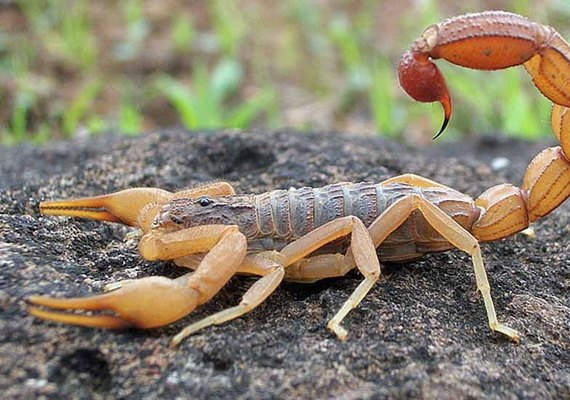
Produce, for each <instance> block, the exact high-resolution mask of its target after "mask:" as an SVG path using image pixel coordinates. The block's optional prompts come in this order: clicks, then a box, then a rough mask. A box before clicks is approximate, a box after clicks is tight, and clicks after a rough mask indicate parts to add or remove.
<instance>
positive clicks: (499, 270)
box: [0, 131, 570, 399]
mask: <svg viewBox="0 0 570 400" xmlns="http://www.w3.org/2000/svg"><path fill="white" fill-rule="evenodd" d="M542 147H544V145H541V144H529V143H523V142H518V141H512V140H504V139H501V140H495V139H492V138H487V139H479V140H478V141H476V142H470V143H460V144H451V145H446V144H441V143H439V144H438V143H436V145H435V146H433V147H431V148H429V149H414V148H408V147H405V146H402V145H400V144H396V143H391V142H387V141H384V140H382V139H380V138H372V137H346V136H341V135H333V134H324V133H323V134H304V133H296V132H295V133H293V132H289V131H279V132H273V133H255V132H246V133H234V132H222V133H217V134H213V133H187V132H181V131H170V132H162V133H155V134H149V135H145V136H142V137H140V138H135V139H128V138H120V137H113V136H104V137H103V136H102V137H97V138H93V139H89V140H87V141H84V142H72V143H58V144H53V145H50V146H49V147H46V148H34V147H31V146H23V147H17V148H8V149H0V190H1V192H0V306H1V308H0V310H1V312H0V370H1V374H0V392H2V393H3V394H4V398H32V397H37V396H41V395H46V396H48V397H53V398H61V397H68V398H92V397H95V398H106V397H110V398H116V397H129V396H133V397H135V396H136V398H156V397H162V398H173V397H175V396H179V397H180V398H231V399H235V398H292V397H298V398H316V397H320V398H335V397H336V398H343V399H351V398H403V397H422V398H438V399H441V398H443V399H445V398H464V397H472V398H501V399H509V398H569V397H570V339H569V338H570V296H569V293H570V228H569V227H570V202H568V201H567V202H566V203H565V204H563V205H562V206H561V207H560V209H559V210H557V211H556V212H555V213H553V214H551V215H550V216H549V217H547V218H544V219H543V220H541V221H539V222H537V223H536V224H535V231H536V238H534V239H533V238H530V237H528V236H525V235H523V234H519V235H515V236H514V237H512V238H509V239H506V240H503V241H499V242H495V243H491V244H485V245H484V246H483V251H484V257H485V261H486V266H487V271H488V273H489V278H490V281H491V286H492V293H493V297H494V300H495V305H496V309H497V313H498V315H499V319H500V320H502V321H503V322H504V323H506V324H508V325H510V326H512V327H514V328H515V329H517V330H519V331H520V332H521V333H522V335H523V339H522V341H521V343H520V344H519V345H515V344H512V343H510V342H508V341H506V340H504V339H503V338H501V337H498V336H497V335H495V334H494V333H492V332H491V331H490V330H489V329H488V328H487V325H486V322H485V321H486V315H485V310H484V307H483V302H482V299H481V297H480V296H479V295H478V294H477V293H476V292H475V282H474V276H473V271H472V267H471V262H470V259H469V257H468V256H466V255H465V254H463V253H461V252H458V251H452V252H448V253H443V254H437V255H432V256H430V257H427V258H425V259H424V260H420V261H417V262H414V263H409V264H404V265H387V266H385V267H384V268H383V272H384V276H383V278H382V279H381V281H380V282H379V283H378V284H377V285H376V286H375V287H374V288H373V289H372V291H371V293H370V294H369V295H368V296H367V297H366V298H365V300H364V301H363V302H362V304H361V306H360V307H359V308H358V309H357V310H354V311H353V312H352V313H350V314H349V316H348V317H347V319H346V323H345V326H346V327H347V328H348V330H349V335H350V336H349V339H348V340H347V341H346V342H340V341H338V340H337V339H336V338H335V337H334V336H333V335H332V334H331V333H330V332H329V331H327V329H326V327H325V325H326V322H327V320H328V319H329V318H330V317H332V315H333V314H334V312H335V311H336V310H337V309H338V308H339V307H340V305H341V304H342V302H343V301H344V300H345V299H346V298H347V296H348V295H349V293H351V291H352V290H353V289H354V288H355V287H356V286H357V285H358V283H359V282H360V280H361V276H360V275H359V274H358V273H356V272H351V273H349V274H348V275H347V276H346V277H343V278H339V279H330V280H324V281H321V282H318V283H315V284H310V285H302V284H295V283H284V284H283V285H282V286H281V287H280V288H279V289H278V290H277V291H276V292H275V293H274V294H273V295H272V296H271V297H270V298H269V299H268V300H267V301H266V302H265V304H263V305H262V306H260V307H259V308H258V309H256V310H254V311H253V312H251V313H249V314H247V315H246V316H244V317H242V318H240V319H238V320H235V321H232V322H230V323H227V324H224V325H221V326H217V327H213V328H209V329H206V330H204V331H202V332H199V333H198V334H196V335H194V336H191V337H190V338H188V339H187V340H186V341H185V342H183V344H182V345H181V347H180V348H179V349H178V350H172V349H170V348H169V347H168V343H169V340H170V338H171V337H172V335H174V334H175V333H176V332H177V331H178V330H180V329H181V328H182V327H183V326H185V325H186V324H187V323H188V322H189V321H194V320H196V319H198V318H201V317H203V316H205V315H208V314H211V313H212V312H214V311H217V310H220V309H223V308H227V307H229V306H231V305H234V304H236V303H237V302H238V301H239V299H240V296H241V294H242V293H243V292H244V290H245V289H246V288H247V287H249V286H250V285H251V284H252V282H253V281H254V279H253V278H250V277H235V278H233V279H232V280H231V282H230V283H229V284H228V285H227V286H226V287H225V288H224V289H223V290H222V291H221V292H220V293H219V294H218V295H217V296H216V297H215V298H214V299H213V300H212V301H210V302H209V303H208V304H206V305H205V306H203V307H201V308H200V309H199V310H197V311H196V312H195V313H194V314H192V315H191V316H189V317H188V318H186V319H184V320H183V321H181V322H178V323H176V324H173V325H171V326H168V327H165V328H161V329H156V330H152V331H137V330H131V331H123V332H117V331H105V330H96V329H88V328H80V327H72V326H65V325H59V324H53V323H48V322H44V321H40V320H36V319H34V318H32V317H30V316H27V314H26V311H25V302H24V299H25V297H26V296H29V295H31V294H51V295H57V296H76V295H87V294H89V293H95V292H98V291H100V290H101V288H102V286H103V285H104V284H105V283H108V282H110V281H116V280H120V279H126V278H135V277H143V276H148V275H164V276H168V277H172V276H177V275H179V274H181V273H182V272H183V270H181V269H179V268H176V267H175V266H173V265H172V264H170V263H162V262H152V263H151V262H146V261H144V260H142V259H141V258H140V257H139V255H138V253H137V249H136V245H137V235H136V233H134V231H133V230H132V229H129V228H126V227H123V226H120V225H117V224H110V223H98V222H93V221H85V220H75V219H71V218H56V217H41V216H40V215H39V214H38V204H39V201H41V200H44V199H61V198H70V197H76V196H86V195H96V194H101V193H105V192H111V191H115V190H119V189H123V188H128V187H134V186H157V187H162V188H164V189H168V190H177V189H180V188H184V187H187V186H193V185H198V184H200V183H202V182H208V181H212V180H221V179H223V180H227V181H230V182H231V183H232V184H234V185H235V187H236V188H237V190H238V191H239V192H250V191H251V192H262V191H266V190H270V189H274V188H288V187H291V186H296V187H299V186H303V185H311V186H321V185H325V184H328V183H332V182H337V181H365V180H368V181H380V180H383V179H385V178H388V177H391V176H394V175H398V174H402V173H406V172H410V173H417V174H420V175H423V176H425V177H428V178H431V179H435V180H437V181H439V182H441V183H444V184H446V185H449V186H452V187H454V188H456V189H458V190H461V191H463V192H466V193H468V194H470V195H477V194H479V193H480V192H482V191H483V190H484V189H486V188H487V187H489V186H492V185H495V184H498V183H502V182H513V183H515V184H518V183H519V182H520V181H521V179H522V178H521V177H522V174H523V171H524V168H525V166H526V165H527V164H528V162H529V160H530V159H531V157H532V156H533V155H534V154H536V153H537V152H538V151H539V150H540V149H541V148H542ZM499 156H504V157H506V158H507V160H508V161H509V162H508V163H505V162H504V161H505V160H503V162H497V163H492V161H493V159H494V158H495V157H499ZM490 165H498V166H502V167H503V168H502V169H500V170H498V171H493V170H492V168H491V167H490ZM505 165H506V166H505Z"/></svg>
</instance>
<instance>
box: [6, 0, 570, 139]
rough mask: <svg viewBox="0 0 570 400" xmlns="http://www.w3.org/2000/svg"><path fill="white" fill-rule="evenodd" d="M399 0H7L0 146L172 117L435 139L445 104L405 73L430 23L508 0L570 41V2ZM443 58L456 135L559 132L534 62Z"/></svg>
mask: <svg viewBox="0 0 570 400" xmlns="http://www.w3.org/2000/svg"><path fill="white" fill-rule="evenodd" d="M394 3H395V2H381V1H373V0H359V1H343V0H336V1H334V0H330V1H324V2H313V1H310V0H284V1H282V2H275V3H273V5H271V6H269V5H268V4H267V3H266V2H264V1H262V0H243V1H242V0H212V1H207V2H188V1H182V0H164V1H161V2H156V1H151V0H147V1H145V0H124V1H119V0H116V1H112V0H108V1H105V2H90V1H88V0H43V1H36V0H16V1H4V2H2V3H1V4H0V92H1V96H0V101H1V107H0V143H2V144H11V143H17V142H22V141H34V142H45V141H47V140H50V139H59V138H64V137H73V136H77V135H85V134H96V133H99V132H105V131H119V132H123V133H125V134H137V133H140V132H142V131H144V130H150V129H156V128H159V127H164V126H172V125H176V124H182V125H184V126H186V127H187V128H190V129H202V128H205V129H213V128H242V129H245V128H251V127H268V128H275V127H279V126H283V125H286V126H295V127H297V128H300V129H329V130H337V131H346V132H351V133H361V132H367V133H371V132H378V133H379V134H383V135H387V136H391V137H395V138H399V139H402V140H407V141H414V142H418V141H420V142H421V141H427V140H429V137H430V136H431V135H432V134H433V133H434V132H435V131H436V130H437V129H438V128H439V124H440V123H441V118H442V112H441V109H440V107H439V105H437V104H436V105H433V106H429V105H425V104H418V103H414V102H413V101H412V100H411V99H409V98H408V97H406V96H405V95H404V94H403V92H402V91H401V89H400V88H399V86H398V83H397V74H396V71H395V66H396V65H397V62H398V58H399V55H400V54H401V53H402V52H403V51H404V50H405V49H406V48H407V47H408V46H409V44H410V43H411V42H412V41H413V40H414V39H415V38H417V37H418V36H419V35H420V34H421V33H422V32H423V30H424V28H425V27H427V26H429V25H430V24H432V23H436V22H439V21H441V20H442V19H444V18H447V17H450V16H453V15H457V14H461V13H465V12H475V11H481V10H485V9H497V8H498V7H497V5H499V6H500V7H501V8H502V9H504V10H507V11H513V12H517V13H520V14H523V15H526V16H528V17H530V18H532V19H534V20H536V21H540V22H542V23H545V24H550V25H552V26H554V27H555V28H556V29H558V30H559V31H560V33H561V34H562V35H563V36H565V37H567V38H568V37H570V35H569V34H570V24H568V21H569V17H570V2H567V1H566V0H547V1H543V2H533V1H530V0H511V1H501V2H497V1H483V0H481V1H473V2H470V3H469V5H468V6H467V5H463V4H456V2H451V1H449V0H447V1H446V0H440V1H436V0H402V1H401V2H396V4H394ZM438 65H439V66H440V68H441V69H442V72H443V73H444V75H445V76H446V78H447V81H448V86H449V87H450V90H451V92H452V96H453V98H454V104H455V114H454V118H453V120H452V123H451V125H450V129H449V132H446V135H445V137H447V138H451V137H454V136H455V137H458V136H460V135H470V134H479V133H492V132H497V131H501V132H505V133H507V134H513V135H521V136H523V137H526V138H538V137H541V136H544V135H550V128H549V125H548V120H549V115H548V114H549V109H550V104H549V102H548V101H547V100H546V99H544V98H543V97H542V96H541V95H540V94H539V93H538V91H537V90H536V89H535V88H534V87H533V85H532V82H531V80H530V78H529V77H528V76H527V75H526V73H525V72H524V70H523V69H522V68H515V69H509V70H506V71H500V72H494V73H487V72H480V71H470V70H466V69H463V68H459V67H456V66H452V65H449V64H446V63H445V62H438Z"/></svg>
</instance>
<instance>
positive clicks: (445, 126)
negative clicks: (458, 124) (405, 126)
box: [431, 117, 450, 140]
mask: <svg viewBox="0 0 570 400" xmlns="http://www.w3.org/2000/svg"><path fill="white" fill-rule="evenodd" d="M449 120H450V118H447V117H445V118H444V119H443V125H441V128H440V129H439V132H437V133H436V134H435V136H434V137H433V138H432V139H431V140H435V139H437V138H438V137H440V136H441V134H442V133H443V131H445V128H447V124H449Z"/></svg>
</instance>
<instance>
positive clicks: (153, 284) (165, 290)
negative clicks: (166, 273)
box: [27, 277, 198, 329]
mask: <svg viewBox="0 0 570 400" xmlns="http://www.w3.org/2000/svg"><path fill="white" fill-rule="evenodd" d="M27 300H28V302H29V303H31V304H33V306H32V307H30V308H29V312H30V314H32V315H34V316H36V317H39V318H42V319H47V320H50V321H56V322H64V323H67V324H73V325H82V326H90V327H99V328H110V329H120V328H127V327H131V326H133V327H138V328H154V327H158V326H163V325H166V324H169V323H171V322H174V321H176V320H178V319H180V318H182V317H184V316H185V315H187V314H189V313H190V312H192V311H193V310H194V309H195V308H196V305H197V304H198V292H197V291H195V290H193V289H191V288H189V287H187V286H186V285H183V284H181V281H176V280H171V279H168V278H164V277H148V278H143V279H137V280H132V281H124V282H122V283H121V285H120V286H119V287H116V286H114V290H113V291H111V292H107V293H104V294H101V295H97V296H92V297H86V298H72V299H55V298H52V297H47V296H32V297H29V298H28V299H27ZM35 306H43V307H48V308H52V309H63V310H89V311H112V312H114V313H115V315H109V314H101V315H85V314H73V313H63V312H55V311H53V310H43V309H40V308H38V307H35Z"/></svg>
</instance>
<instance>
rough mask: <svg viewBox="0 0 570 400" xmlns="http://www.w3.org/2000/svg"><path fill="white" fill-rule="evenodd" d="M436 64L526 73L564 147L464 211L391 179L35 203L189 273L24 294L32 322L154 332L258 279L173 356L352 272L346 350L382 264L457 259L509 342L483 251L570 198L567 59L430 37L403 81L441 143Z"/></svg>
mask: <svg viewBox="0 0 570 400" xmlns="http://www.w3.org/2000/svg"><path fill="white" fill-rule="evenodd" d="M436 58H444V59H447V60H449V61H451V62H453V63H456V64H458V65H462V66H466V67H471V68H478V69H488V70H490V69H497V68H505V67H508V66H514V65H519V64H523V65H524V66H525V67H526V69H527V71H528V72H529V73H530V74H531V76H532V78H533V81H534V82H535V84H536V86H537V87H538V88H539V89H540V91H541V92H542V93H543V94H544V95H545V96H546V97H548V98H549V99H550V100H552V101H553V102H554V103H555V104H554V107H553V112H552V117H551V125H552V129H553V131H554V133H555V135H556V136H557V137H558V139H559V141H560V146H556V147H552V148H547V149H545V150H543V151H542V152H540V153H539V154H538V155H537V156H536V157H535V158H534V159H533V160H532V162H531V163H530V165H529V166H528V168H527V171H526V173H525V175H524V178H523V183H522V185H521V187H520V188H519V187H516V186H513V185H510V184H502V185H498V186H495V187H492V188H490V189H488V190H487V191H485V192H484V193H483V194H481V195H480V196H479V197H478V198H477V199H475V200H472V199H471V198H470V197H468V196H466V195H463V194H461V193H459V192H457V191H455V190H453V189H451V188H449V187H447V186H444V185H441V184H439V183H436V182H433V181H431V180H429V179H426V178H423V177H420V176H416V175H401V176H397V177H394V178H391V179H388V180H386V181H384V182H380V183H356V184H352V183H337V184H333V185H329V186H325V187H323V188H310V187H304V188H301V189H290V190H275V191H272V192H268V193H264V194H258V195H253V194H239V195H236V193H235V191H234V189H233V188H232V187H231V185H230V184H228V183H224V182H218V183H213V184H210V185H205V186H201V187H198V188H194V189H188V190H183V191H180V192H176V193H170V192H167V191H165V190H161V189H153V188H135V189H128V190H123V191H120V192H117V193H114V194H109V195H104V196H97V197H89V198H84V199H76V200H63V201H47V202H42V203H41V204H40V211H41V212H42V213H43V214H51V215H68V216H76V217H85V218H90V219H96V220H103V221H111V222H121V223H124V224H127V225H133V226H136V227H138V228H140V229H141V230H142V232H143V236H142V238H141V240H140V243H139V251H140V253H141V255H142V256H143V257H144V258H146V259H148V260H173V261H174V262H175V263H176V264H178V265H180V266H182V267H186V268H190V269H192V270H194V272H193V273H188V274H186V275H183V276H181V277H179V278H176V279H167V278H164V277H149V278H143V279H137V280H128V281H122V282H118V283H114V284H110V285H108V287H107V288H106V292H107V293H104V294H101V295H97V296H92V297H88V298H74V299H56V298H52V297H46V296H32V297H30V298H29V299H28V301H29V302H30V303H31V304H32V306H31V307H30V309H29V311H30V313H31V314H33V315H34V316H37V317H39V318H43V319H47V320H52V321H59V322H65V323H69V324H76V325H84V326H93V327H102V328H122V327H127V326H136V327H140V328H151V327H156V326H162V325H166V324H168V323H171V322H173V321H176V320H178V319H180V318H182V317H184V316H185V315H187V314H189V313H191V312H192V311H193V310H194V309H195V308H196V307H197V306H198V305H200V304H202V303H204V302H206V301H208V300H209V299H210V298H211V297H213V296H214V295H215V294H216V293H217V292H218V291H219V290H220V289H221V288H222V287H223V286H224V285H225V284H226V283H227V282H228V280H229V279H230V278H231V277H232V276H233V275H235V274H241V273H243V274H250V275H256V276H259V277H260V278H259V279H258V280H257V281H256V282H255V283H254V284H253V285H252V286H251V287H250V288H249V289H248V290H247V291H246V292H245V294H244V296H243V298H242V300H241V302H240V303H239V304H238V305H236V306H234V307H231V308H228V309H226V310H223V311H220V312H218V313H215V314H213V315H211V316H209V317H206V318H204V319H202V320H199V321H197V322H194V323H193V324H191V325H189V326H188V327H186V328H185V329H184V330H182V331H181V332H180V333H179V334H178V335H176V336H175V337H174V339H173V341H172V343H173V344H174V345H176V344H178V343H180V341H181V340H182V339H183V338H185V337H186V336H188V335H191V334H193V333H194V332H196V331H198V330H200V329H203V328H205V327H208V326H211V325H214V324H220V323H223V322H225V321H229V320H231V319H234V318H237V317H239V316H241V315H243V314H245V313H247V312H248V311H250V310H252V309H253V308H255V307H257V306H258V305H260V304H261V303H262V302H263V301H264V300H265V299H266V298H267V297H268V296H269V295H270V294H271V293H272V292H273V291H274V290H275V289H276V288H277V287H278V286H279V284H280V283H281V282H282V280H283V279H288V280H292V281H299V282H314V281H317V280H319V279H324V278H329V277H336V276H342V275H344V274H346V272H347V271H349V270H351V269H353V268H357V269H358V270H359V272H360V273H361V274H362V275H363V277H364V279H363V280H362V282H361V283H360V284H359V285H358V286H357V287H356V289H355V290H354V291H353V293H352V294H351V295H350V296H349V298H348V299H347V300H346V301H345V303H344V304H343V306H342V307H341V308H340V310H338V312H337V313H336V314H335V315H334V316H333V318H332V319H331V320H330V321H329V323H328V325H327V326H328V327H329V329H331V330H332V331H333V332H334V333H335V334H336V335H337V336H338V337H339V338H340V339H344V338H346V335H347V332H346V330H345V329H344V328H343V327H342V326H341V322H342V320H343V319H344V317H345V316H346V315H347V314H348V313H349V312H350V310H352V309H353V308H355V307H356V306H358V304H359V303H360V302H361V301H362V300H363V298H364V297H365V296H366V294H367V293H368V291H369V290H370V289H371V288H372V287H373V286H374V284H375V283H376V281H377V280H378V278H379V277H380V274H381V270H380V261H406V260H410V259H415V258H418V257H421V256H423V255H424V254H428V253H433V252H440V251H445V250H448V249H450V248H458V249H460V250H462V251H464V252H466V253H468V254H469V255H470V257H471V259H472V261H473V267H474V273H475V280H476V283H477V288H478V290H479V291H480V292H481V294H482V297H483V302H484V305H485V309H486V312H487V318H488V324H489V327H490V328H491V329H492V330H493V331H496V332H499V333H501V334H503V335H505V336H506V337H508V338H509V339H511V340H513V341H515V342H516V341H518V340H519V334H518V332H517V331H515V330H514V329H512V328H510V327H508V326H506V325H503V324H501V323H500V322H499V321H498V319H497V316H496V313H495V308H494V306H493V301H492V298H491V290H490V284H489V282H488V279H487V274H486V272H485V267H484V264H483V258H482V255H481V248H480V245H479V243H480V242H483V241H491V240H497V239H501V238H504V237H507V236H509V235H512V234H514V233H517V232H519V231H521V230H523V229H525V228H526V227H528V226H529V224H530V223H532V222H533V221H535V220H537V219H538V218H541V217H543V216H545V215H547V214H548V213H550V212H551V211H553V210H554V209H555V208H556V207H558V206H559V205H560V204H562V203H563V202H564V201H565V200H566V199H567V198H568V197H570V158H569V154H570V113H569V112H568V108H567V107H569V106H570V47H569V46H568V44H567V43H566V42H565V41H564V39H562V37H561V36H560V35H559V34H558V33H557V32H556V31H554V30H553V29H552V28H550V27H547V26H544V25H540V24H537V23H534V22H531V21H529V20H527V19H526V18H523V17H521V16H518V15H515V14H509V13H503V12H485V13H479V14H469V15H465V16H461V17H457V18H453V19H450V20H447V21H444V22H442V23H440V24H437V25H433V26H432V27H430V28H428V29H427V30H426V32H425V33H424V34H423V36H422V37H421V38H420V39H418V40H417V41H416V42H415V43H414V44H413V45H412V47H411V49H410V50H409V51H407V52H406V53H404V55H403V57H402V61H401V63H400V67H399V73H400V82H401V84H402V87H403V88H404V89H405V90H406V92H408V94H410V96H411V97H413V98H414V99H416V100H418V101H440V102H441V103H442V104H443V107H444V111H445V120H444V124H443V126H442V129H441V131H443V129H444V128H445V126H446V124H447V122H448V121H449V118H450V117H451V97H450V96H449V92H448V90H447V86H446V84H445V81H444V79H443V76H442V75H441V73H440V72H439V70H438V69H437V67H436V66H435V64H434V63H433V61H432V60H433V59H436ZM441 131H440V132H441ZM58 309H59V310H83V311H104V312H105V311H106V312H112V314H108V313H106V314H88V315H85V314H79V313H65V312H58V311H56V310H58Z"/></svg>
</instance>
